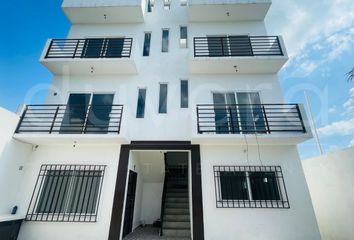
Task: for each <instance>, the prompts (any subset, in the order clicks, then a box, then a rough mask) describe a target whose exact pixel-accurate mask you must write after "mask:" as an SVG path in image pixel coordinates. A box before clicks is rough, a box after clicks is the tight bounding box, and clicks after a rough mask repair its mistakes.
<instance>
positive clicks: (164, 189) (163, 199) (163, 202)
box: [160, 153, 168, 236]
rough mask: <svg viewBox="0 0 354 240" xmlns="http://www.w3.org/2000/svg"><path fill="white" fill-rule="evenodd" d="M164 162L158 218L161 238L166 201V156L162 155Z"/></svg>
mask: <svg viewBox="0 0 354 240" xmlns="http://www.w3.org/2000/svg"><path fill="white" fill-rule="evenodd" d="M164 161H165V177H164V181H163V191H162V199H161V216H160V222H161V226H160V236H163V217H164V214H165V199H166V188H167V171H168V167H167V154H166V153H164Z"/></svg>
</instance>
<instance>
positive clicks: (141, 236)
mask: <svg viewBox="0 0 354 240" xmlns="http://www.w3.org/2000/svg"><path fill="white" fill-rule="evenodd" d="M159 231H160V229H159V228H154V227H151V226H146V227H138V228H136V229H135V230H134V231H133V232H132V233H130V234H128V235H127V236H126V237H125V238H123V240H190V238H169V237H163V236H162V237H160V236H159Z"/></svg>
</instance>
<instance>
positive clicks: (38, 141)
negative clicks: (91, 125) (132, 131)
mask: <svg viewBox="0 0 354 240" xmlns="http://www.w3.org/2000/svg"><path fill="white" fill-rule="evenodd" d="M13 137H14V139H16V140H18V141H21V142H25V143H29V144H33V145H80V144H84V145H115V144H126V143H129V141H128V139H127V138H125V137H123V136H122V135H117V134H40V133H15V134H14V136H13Z"/></svg>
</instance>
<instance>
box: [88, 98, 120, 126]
mask: <svg viewBox="0 0 354 240" xmlns="http://www.w3.org/2000/svg"><path fill="white" fill-rule="evenodd" d="M113 97H114V95H113V94H93V96H92V103H91V107H90V111H89V114H88V118H87V123H86V129H85V132H86V133H105V132H107V131H108V127H109V122H110V120H111V118H110V114H111V111H112V103H113Z"/></svg>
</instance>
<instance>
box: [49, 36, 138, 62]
mask: <svg viewBox="0 0 354 240" xmlns="http://www.w3.org/2000/svg"><path fill="white" fill-rule="evenodd" d="M132 44H133V39H132V38H88V39H52V41H51V42H50V45H49V48H48V51H47V53H46V56H45V58H130V54H131V51H132Z"/></svg>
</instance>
